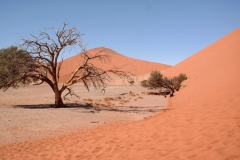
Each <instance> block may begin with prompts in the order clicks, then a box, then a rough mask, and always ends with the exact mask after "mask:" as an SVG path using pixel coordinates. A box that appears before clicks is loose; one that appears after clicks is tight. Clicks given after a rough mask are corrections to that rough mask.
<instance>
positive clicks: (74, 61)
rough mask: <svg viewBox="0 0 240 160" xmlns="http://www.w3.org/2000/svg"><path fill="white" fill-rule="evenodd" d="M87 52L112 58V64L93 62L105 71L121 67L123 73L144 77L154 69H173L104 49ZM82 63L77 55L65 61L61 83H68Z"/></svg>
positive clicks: (61, 73)
mask: <svg viewBox="0 0 240 160" xmlns="http://www.w3.org/2000/svg"><path fill="white" fill-rule="evenodd" d="M87 52H88V54H90V55H94V54H96V53H98V52H101V54H107V55H110V56H111V64H109V63H105V64H104V63H101V62H99V61H93V63H94V65H96V66H100V68H102V69H104V70H107V69H112V68H113V67H119V68H120V70H122V71H127V72H131V73H133V74H135V75H142V74H146V73H149V72H151V71H152V70H153V69H155V70H156V69H157V70H162V69H167V68H169V67H171V66H169V65H166V64H161V63H153V62H148V61H144V60H138V59H134V58H130V57H127V56H123V55H121V54H119V53H117V52H115V51H113V50H111V49H108V48H104V47H100V48H94V49H91V50H89V51H87ZM82 61H83V59H82V57H81V56H80V55H76V56H73V57H71V58H68V59H66V60H64V62H63V64H62V69H61V72H60V81H61V82H64V81H67V80H68V79H69V77H70V75H71V72H73V71H75V69H76V68H77V67H79V64H82V63H81V62H82Z"/></svg>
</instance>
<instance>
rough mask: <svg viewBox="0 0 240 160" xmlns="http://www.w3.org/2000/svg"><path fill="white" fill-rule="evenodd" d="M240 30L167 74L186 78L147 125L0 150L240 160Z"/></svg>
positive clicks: (45, 155) (19, 154) (12, 155)
mask: <svg viewBox="0 0 240 160" xmlns="http://www.w3.org/2000/svg"><path fill="white" fill-rule="evenodd" d="M239 44H240V29H237V30H235V31H233V32H232V33H230V34H229V35H227V36H225V37H223V38H221V39H220V40H218V41H216V42H215V43H213V44H212V45H210V46H208V47H206V48H205V49H203V50H201V51H199V52H198V53H196V54H194V55H193V56H191V57H189V58H188V59H186V60H185V61H183V62H181V63H179V64H178V65H176V66H174V67H172V68H169V69H167V70H165V71H164V74H165V75H169V76H172V75H176V74H178V73H179V72H183V73H186V74H187V75H188V76H189V77H190V78H189V79H188V80H187V81H186V82H185V85H187V86H186V87H184V88H183V89H182V90H180V91H179V92H178V93H176V95H175V96H174V97H173V98H171V99H170V101H169V110H166V111H163V112H162V113H159V114H158V115H156V116H154V117H151V118H147V119H145V120H142V121H138V122H132V123H126V124H111V125H106V126H102V127H98V128H95V129H90V130H85V131H79V132H76V133H72V134H69V135H65V136H59V137H56V138H49V139H47V140H36V141H30V142H24V143H17V144H12V145H7V146H3V147H0V155H1V157H2V159H31V158H32V159H51V158H52V159H166V160H171V159H181V160H182V159H198V160H202V159H209V160H215V159H217V160H221V159H223V160H232V159H240V45H239Z"/></svg>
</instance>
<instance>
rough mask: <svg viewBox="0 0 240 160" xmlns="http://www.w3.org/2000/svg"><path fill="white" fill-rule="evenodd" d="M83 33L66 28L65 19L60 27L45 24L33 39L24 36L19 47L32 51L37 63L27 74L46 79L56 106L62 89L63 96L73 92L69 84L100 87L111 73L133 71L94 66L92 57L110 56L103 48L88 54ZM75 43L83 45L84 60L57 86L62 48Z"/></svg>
mask: <svg viewBox="0 0 240 160" xmlns="http://www.w3.org/2000/svg"><path fill="white" fill-rule="evenodd" d="M49 31H53V35H54V36H55V37H54V38H52V33H51V34H50V33H49ZM82 35H83V34H80V33H79V32H77V29H76V27H74V28H69V29H67V24H65V23H64V25H63V27H62V28H61V29H60V30H56V29H54V28H48V29H46V30H45V31H40V35H39V36H38V37H37V36H34V35H31V36H32V38H33V40H29V39H23V44H22V45H21V47H22V48H23V49H24V50H26V52H27V53H28V54H29V55H31V57H32V58H33V59H34V60H35V63H36V64H37V65H38V67H36V68H37V69H36V70H35V71H34V72H31V73H28V76H29V77H31V78H33V79H35V80H36V79H37V80H39V81H38V83H35V84H36V85H40V84H42V83H43V82H45V83H47V84H48V85H49V86H50V87H51V88H52V90H53V92H54V94H55V107H62V106H64V103H63V100H62V93H63V91H65V90H67V91H68V92H67V94H66V95H65V96H63V98H65V99H66V96H67V95H76V94H75V93H74V92H73V91H72V89H71V88H69V86H71V85H74V84H76V83H80V82H82V83H83V84H84V86H85V87H86V88H87V90H89V86H90V85H92V86H94V88H102V87H106V86H107V85H108V84H109V83H110V82H111V81H112V79H111V74H114V75H117V76H118V77H119V78H122V79H126V80H127V81H128V80H129V79H131V76H132V75H133V74H131V73H129V72H124V71H121V70H120V68H111V69H109V70H103V69H101V68H98V67H97V66H95V65H94V63H92V61H95V60H98V61H100V62H102V63H110V62H111V57H110V56H109V55H107V54H103V51H100V52H98V53H96V54H95V55H90V54H89V53H88V51H87V50H86V48H85V46H84V45H83V44H82V39H81V37H82ZM75 45H79V46H80V47H81V49H82V52H81V54H80V55H81V56H82V58H83V63H82V64H79V67H78V68H76V69H75V71H74V72H72V74H71V76H70V78H69V80H68V81H66V82H65V83H63V84H62V86H61V87H59V74H60V70H61V66H62V64H63V62H64V61H63V60H62V61H60V62H59V58H60V57H62V54H64V53H65V51H66V50H65V49H67V48H69V47H73V46H75ZM76 96H77V95H76Z"/></svg>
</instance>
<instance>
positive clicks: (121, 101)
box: [119, 99, 129, 105]
mask: <svg viewBox="0 0 240 160" xmlns="http://www.w3.org/2000/svg"><path fill="white" fill-rule="evenodd" d="M128 102H129V100H125V99H121V100H120V101H119V104H122V105H123V104H125V103H128Z"/></svg>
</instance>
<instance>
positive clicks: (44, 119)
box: [0, 85, 167, 145]
mask: <svg viewBox="0 0 240 160" xmlns="http://www.w3.org/2000/svg"><path fill="white" fill-rule="evenodd" d="M72 89H73V90H74V91H75V93H76V94H77V95H78V96H80V98H77V97H69V96H68V98H69V101H68V100H65V101H64V102H65V103H66V104H67V105H68V107H66V108H54V107H53V106H52V104H53V101H54V94H53V92H52V90H51V89H50V87H49V86H47V85H41V86H27V87H20V88H18V89H9V90H7V91H6V92H3V91H1V92H0V115H1V117H0V131H1V132H0V145H5V144H11V143H15V142H23V141H28V140H33V139H42V138H48V137H54V136H56V135H61V134H65V133H69V132H74V131H79V130H82V129H87V128H93V127H96V126H101V125H103V124H109V123H110V124H111V123H114V124H116V123H125V122H129V121H137V120H141V119H145V118H146V117H151V116H153V115H155V114H156V113H157V112H160V111H161V110H162V109H164V108H165V106H166V105H167V99H166V98H164V97H163V96H159V95H147V94H145V93H144V92H146V91H147V90H146V89H144V88H143V87H140V86H111V87H108V88H106V89H105V94H103V93H101V90H94V89H93V88H91V90H90V92H88V91H87V90H86V89H85V88H84V87H83V86H80V85H78V86H73V88H72Z"/></svg>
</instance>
